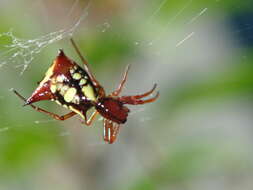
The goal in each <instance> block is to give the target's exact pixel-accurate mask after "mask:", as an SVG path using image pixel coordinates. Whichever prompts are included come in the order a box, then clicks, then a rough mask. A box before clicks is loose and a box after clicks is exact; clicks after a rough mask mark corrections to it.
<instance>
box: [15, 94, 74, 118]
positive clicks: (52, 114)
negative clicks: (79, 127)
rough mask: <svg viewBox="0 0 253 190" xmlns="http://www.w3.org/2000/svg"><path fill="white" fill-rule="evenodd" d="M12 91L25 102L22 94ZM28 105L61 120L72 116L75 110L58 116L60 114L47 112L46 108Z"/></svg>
mask: <svg viewBox="0 0 253 190" xmlns="http://www.w3.org/2000/svg"><path fill="white" fill-rule="evenodd" d="M13 92H14V93H15V94H16V95H17V96H18V97H19V98H20V99H22V100H23V101H25V102H26V99H25V98H24V97H23V96H22V95H20V94H19V93H18V92H17V91H16V90H13ZM29 105H30V106H31V107H32V108H33V109H34V110H36V111H38V112H41V113H45V114H46V115H48V116H50V117H52V118H54V119H56V120H61V121H63V120H66V119H69V118H70V117H72V116H74V115H75V114H76V113H75V112H69V113H67V114H65V115H62V116H60V115H57V114H55V113H52V112H49V111H47V110H44V109H42V108H40V107H37V106H34V105H33V104H29Z"/></svg>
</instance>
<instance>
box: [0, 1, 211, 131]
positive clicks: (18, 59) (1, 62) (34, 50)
mask: <svg viewBox="0 0 253 190" xmlns="http://www.w3.org/2000/svg"><path fill="white" fill-rule="evenodd" d="M78 2H79V1H78V0H76V1H74V3H73V6H72V7H71V8H70V11H69V13H68V14H67V16H69V15H70V14H72V12H73V11H74V8H75V6H76V5H77V3H78ZM168 3H169V0H161V1H160V2H158V3H157V4H156V6H155V7H154V9H153V11H152V12H151V14H150V15H149V16H148V17H147V18H146V20H145V22H143V23H141V24H140V27H142V26H146V25H149V24H152V22H155V21H156V19H157V17H158V16H159V14H160V12H161V10H162V9H163V8H164V6H166V5H167V4H168ZM192 5H194V0H185V3H184V4H183V6H181V7H177V10H176V11H175V12H176V13H175V14H174V15H173V16H172V17H170V18H168V21H167V22H166V23H165V24H164V25H163V26H162V27H161V28H159V30H158V31H157V32H156V34H155V35H153V36H151V37H150V38H149V39H148V41H144V40H143V41H142V40H140V39H137V40H135V41H133V42H132V45H133V46H140V47H145V48H146V47H151V46H155V45H156V46H159V45H160V44H162V43H164V42H163V40H164V38H166V35H167V33H166V32H167V31H168V30H169V29H170V27H171V26H172V25H173V24H174V23H175V22H177V21H178V20H179V18H180V17H182V15H183V14H184V13H185V11H187V9H190V8H191V6H192ZM89 7H90V2H89V3H88V5H87V6H86V7H85V9H84V11H83V12H84V13H83V14H82V15H81V17H80V18H79V19H78V20H77V21H76V22H75V23H74V24H73V25H72V26H71V27H67V28H63V29H61V30H57V31H53V32H51V33H48V34H45V35H42V36H39V37H37V38H35V39H22V38H19V37H17V36H15V30H13V29H10V30H9V31H8V32H5V33H2V34H0V39H1V38H9V39H10V43H9V44H7V45H3V47H4V48H5V50H4V51H1V52H0V67H4V66H6V65H14V67H16V68H20V69H21V71H20V75H22V74H24V72H25V71H26V70H27V69H28V67H29V66H30V65H31V64H32V63H33V60H34V59H35V57H36V55H38V54H39V53H40V52H41V51H42V50H43V49H45V48H47V47H48V46H49V45H51V44H54V43H56V42H58V41H61V40H63V39H65V38H69V37H71V36H73V34H74V33H75V31H77V30H78V29H79V26H80V23H81V22H82V21H83V20H84V19H85V18H87V16H88V9H89ZM208 11H210V7H209V6H204V7H200V8H199V9H198V10H197V11H195V12H194V13H193V14H192V15H191V16H187V17H186V18H185V19H184V22H185V24H184V26H185V27H186V28H187V27H188V26H189V27H190V26H191V25H192V24H194V23H197V22H198V20H199V19H200V18H201V17H203V16H204V15H205V14H207V13H208ZM183 16H184V15H183ZM105 20H106V21H105V22H103V23H101V24H98V25H97V28H98V30H100V32H101V33H106V32H111V30H113V21H111V20H109V19H107V18H106V19H105ZM109 29H110V30H109ZM118 35H120V34H118ZM196 35H198V31H197V30H192V31H190V32H188V31H187V32H186V33H184V34H183V35H182V36H181V37H180V38H179V39H177V40H176V42H175V43H172V44H170V46H172V48H174V49H176V48H180V47H181V46H183V45H184V44H186V43H187V42H188V41H190V40H191V39H192V38H194V36H196ZM122 37H123V36H122ZM167 46H169V45H167ZM155 53H156V56H159V55H160V52H159V51H158V52H155ZM34 66H36V65H34ZM144 111H145V108H140V109H138V110H134V111H132V112H131V115H135V114H136V113H139V112H144ZM151 119H152V116H150V115H148V116H143V117H142V118H139V122H148V121H149V120H151ZM48 122H55V120H52V119H47V120H35V121H34V123H35V124H43V123H48ZM8 129H9V128H8V127H7V128H4V130H3V131H6V130H8ZM0 132H1V130H0ZM66 134H68V133H65V132H64V134H63V135H66Z"/></svg>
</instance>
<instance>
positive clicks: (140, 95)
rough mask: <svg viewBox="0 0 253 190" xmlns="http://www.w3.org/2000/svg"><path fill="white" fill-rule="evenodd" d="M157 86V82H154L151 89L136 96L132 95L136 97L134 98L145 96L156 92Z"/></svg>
mask: <svg viewBox="0 0 253 190" xmlns="http://www.w3.org/2000/svg"><path fill="white" fill-rule="evenodd" d="M156 87H157V84H154V86H153V88H152V89H151V90H150V91H148V92H146V93H143V94H139V95H136V96H132V98H134V99H140V98H144V97H146V96H148V95H150V94H152V93H153V92H154V90H155V89H156Z"/></svg>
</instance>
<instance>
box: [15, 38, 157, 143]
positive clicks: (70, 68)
mask: <svg viewBox="0 0 253 190" xmlns="http://www.w3.org/2000/svg"><path fill="white" fill-rule="evenodd" d="M70 41H71V44H72V46H73V47H74V49H75V51H76V52H77V54H78V56H79V57H80V59H81V60H82V62H83V65H84V68H82V67H80V66H79V65H78V64H77V63H76V62H74V61H72V60H71V59H70V58H68V57H67V56H66V55H65V53H64V52H63V50H61V49H60V50H59V53H58V56H57V57H56V59H55V60H54V61H53V64H52V65H51V66H50V67H49V69H48V71H47V72H46V74H45V77H44V79H43V80H42V81H41V82H39V86H38V87H37V88H36V89H35V91H34V92H33V93H32V95H31V96H30V97H29V98H28V99H26V98H24V97H23V96H22V95H20V94H19V93H18V92H17V91H16V90H14V93H15V94H16V95H17V96H18V97H19V98H21V99H22V100H23V101H25V104H24V106H25V105H30V106H31V107H32V108H33V109H34V110H36V111H38V112H42V113H45V114H47V115H49V116H51V117H52V118H54V119H56V120H66V119H69V118H70V117H72V116H74V115H76V114H79V115H80V116H81V118H82V121H81V122H82V123H84V124H86V125H87V126H90V125H91V123H92V121H94V119H95V117H96V116H97V115H98V114H100V115H101V116H102V117H103V124H104V141H105V142H107V143H109V144H112V143H113V142H115V140H116V138H117V135H118V133H119V128H120V126H121V124H124V123H125V122H126V121H127V117H128V113H129V111H130V110H129V109H128V108H127V107H126V106H125V104H131V105H138V104H146V103H149V102H154V101H155V100H156V99H157V98H158V96H159V92H157V94H156V95H155V96H154V97H153V98H150V99H146V100H142V98H144V97H146V96H149V95H150V94H151V93H152V92H154V90H155V88H156V86H157V85H156V84H155V85H154V86H153V88H152V89H151V90H150V91H148V92H146V93H143V94H139V95H135V96H119V94H120V93H121V91H122V89H123V86H124V84H125V82H126V79H127V75H128V71H129V68H130V65H128V66H127V67H126V70H125V72H124V75H123V78H122V80H121V82H120V84H119V86H118V88H117V89H116V90H115V91H113V92H112V93H111V94H109V95H106V94H105V90H104V88H103V87H102V86H101V85H100V84H99V82H98V81H97V80H96V78H95V77H94V75H93V74H92V72H91V71H90V68H89V65H88V62H87V61H86V59H85V58H84V57H83V55H82V54H81V52H80V50H79V48H78V47H77V45H76V43H75V42H74V40H73V39H70ZM42 100H51V101H54V102H56V103H57V104H59V105H61V106H63V107H65V108H67V109H69V110H70V111H71V112H69V113H68V114H66V115H63V116H59V115H57V114H55V113H52V112H49V111H47V110H44V109H42V108H40V107H37V106H34V105H33V103H35V102H38V101H42ZM91 108H95V110H94V112H93V113H92V114H91V116H90V117H89V118H87V114H86V113H87V111H88V110H90V109H91Z"/></svg>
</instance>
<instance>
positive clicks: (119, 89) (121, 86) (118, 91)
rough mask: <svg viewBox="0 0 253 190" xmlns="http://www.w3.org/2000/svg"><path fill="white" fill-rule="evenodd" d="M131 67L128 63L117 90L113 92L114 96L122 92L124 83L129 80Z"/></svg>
mask: <svg viewBox="0 0 253 190" xmlns="http://www.w3.org/2000/svg"><path fill="white" fill-rule="evenodd" d="M129 69H130V65H127V67H126V70H125V73H124V75H123V78H122V80H121V82H120V84H119V86H118V88H117V89H116V90H115V91H113V93H112V94H111V95H112V96H118V95H119V94H120V92H121V91H122V89H123V87H124V84H125V83H126V80H127V75H128V71H129Z"/></svg>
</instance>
